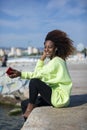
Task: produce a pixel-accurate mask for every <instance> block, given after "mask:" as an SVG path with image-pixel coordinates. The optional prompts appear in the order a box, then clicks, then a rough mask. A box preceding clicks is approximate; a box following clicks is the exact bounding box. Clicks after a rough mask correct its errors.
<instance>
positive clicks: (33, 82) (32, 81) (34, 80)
mask: <svg viewBox="0 0 87 130" xmlns="http://www.w3.org/2000/svg"><path fill="white" fill-rule="evenodd" d="M39 81H40V80H39V79H38V78H33V79H31V80H30V86H36V85H37V84H38V82H39Z"/></svg>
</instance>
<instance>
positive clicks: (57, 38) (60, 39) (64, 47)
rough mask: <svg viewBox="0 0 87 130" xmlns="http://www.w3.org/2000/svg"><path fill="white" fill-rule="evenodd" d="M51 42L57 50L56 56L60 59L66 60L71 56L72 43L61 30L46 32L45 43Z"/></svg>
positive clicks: (72, 50)
mask: <svg viewBox="0 0 87 130" xmlns="http://www.w3.org/2000/svg"><path fill="white" fill-rule="evenodd" d="M47 40H51V41H52V42H53V43H54V44H55V47H56V48H57V51H56V55H57V56H59V57H61V58H62V59H64V60H65V59H66V58H67V57H68V56H69V55H71V54H73V52H74V50H75V47H74V46H73V41H72V40H71V39H70V38H69V37H68V36H67V34H66V33H65V32H63V31H61V30H53V31H51V32H48V34H47V36H46V38H45V42H46V41H47Z"/></svg>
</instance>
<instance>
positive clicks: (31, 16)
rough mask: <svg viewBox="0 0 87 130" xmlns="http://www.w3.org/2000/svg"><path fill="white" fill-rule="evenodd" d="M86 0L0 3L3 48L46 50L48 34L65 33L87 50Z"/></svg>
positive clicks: (27, 0) (29, 0) (20, 0)
mask: <svg viewBox="0 0 87 130" xmlns="http://www.w3.org/2000/svg"><path fill="white" fill-rule="evenodd" d="M86 15H87V1H86V0H73V1H72V0H61V1H59V0H41V1H40V0H0V46H4V47H12V46H14V47H25V48H26V47H27V46H35V47H43V43H44V38H45V36H46V34H47V33H48V32H49V31H51V30H54V29H60V30H63V31H65V32H66V33H67V34H68V35H69V37H70V38H71V39H72V40H73V41H74V45H75V46H77V45H78V44H83V45H84V46H86V47H87V36H86V34H87V26H86V23H87V17H86Z"/></svg>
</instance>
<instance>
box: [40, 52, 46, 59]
mask: <svg viewBox="0 0 87 130" xmlns="http://www.w3.org/2000/svg"><path fill="white" fill-rule="evenodd" d="M40 59H41V60H43V61H44V60H45V59H46V52H45V51H44V52H43V54H42V56H41V58H40Z"/></svg>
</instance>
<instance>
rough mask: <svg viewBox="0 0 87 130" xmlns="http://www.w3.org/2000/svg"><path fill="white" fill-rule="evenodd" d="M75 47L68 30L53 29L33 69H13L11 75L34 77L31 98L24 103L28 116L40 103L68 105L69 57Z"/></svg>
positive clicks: (30, 92)
mask: <svg viewBox="0 0 87 130" xmlns="http://www.w3.org/2000/svg"><path fill="white" fill-rule="evenodd" d="M73 51H74V47H73V43H72V40H71V39H70V38H68V36H67V34H66V33H65V32H63V31H61V30H53V31H51V32H49V33H48V34H47V36H46V38H45V42H44V52H43V55H42V56H41V58H40V59H39V60H38V62H37V64H36V67H35V70H34V72H20V71H17V70H13V71H12V74H11V75H10V78H15V77H18V76H20V77H21V78H24V79H31V80H30V84H29V99H28V100H25V101H23V102H22V104H21V105H22V110H23V113H24V114H23V116H24V118H27V117H28V116H29V114H30V113H31V111H32V110H33V109H34V108H35V107H37V106H44V105H51V106H53V107H56V108H60V107H66V106H68V105H69V102H70V93H71V88H72V81H71V77H70V75H69V72H68V69H67V65H66V58H67V57H68V56H69V55H71V54H72V53H73ZM46 57H48V58H50V61H49V62H48V63H47V64H44V60H45V59H46ZM38 94H40V96H38Z"/></svg>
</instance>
